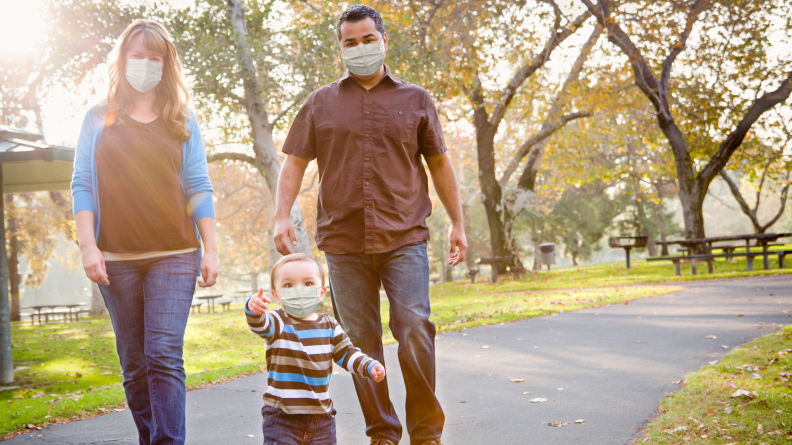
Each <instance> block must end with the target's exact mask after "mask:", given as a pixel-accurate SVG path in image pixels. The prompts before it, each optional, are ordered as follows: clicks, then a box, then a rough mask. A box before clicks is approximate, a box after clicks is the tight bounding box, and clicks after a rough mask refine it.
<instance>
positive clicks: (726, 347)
mask: <svg viewBox="0 0 792 445" xmlns="http://www.w3.org/2000/svg"><path fill="white" fill-rule="evenodd" d="M721 346H723V349H729V347H728V346H726V345H721Z"/></svg>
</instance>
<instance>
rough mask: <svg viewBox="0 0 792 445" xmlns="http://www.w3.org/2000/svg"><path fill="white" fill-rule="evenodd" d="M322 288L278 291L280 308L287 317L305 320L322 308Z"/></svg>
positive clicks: (311, 287)
mask: <svg viewBox="0 0 792 445" xmlns="http://www.w3.org/2000/svg"><path fill="white" fill-rule="evenodd" d="M321 291H322V288H320V287H316V286H295V287H284V288H283V289H280V290H278V291H277V292H280V294H281V306H283V310H285V311H286V312H287V313H288V314H289V315H293V316H295V317H297V318H305V317H307V316H309V315H311V314H313V313H314V312H316V311H317V310H318V309H319V308H320V307H322V298H321V295H320V293H321Z"/></svg>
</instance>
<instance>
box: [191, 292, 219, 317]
mask: <svg viewBox="0 0 792 445" xmlns="http://www.w3.org/2000/svg"><path fill="white" fill-rule="evenodd" d="M222 296H223V294H217V295H202V296H200V297H195V298H197V299H199V300H206V312H207V313H210V312H215V300H217V299H218V298H222Z"/></svg>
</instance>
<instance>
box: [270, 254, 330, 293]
mask: <svg viewBox="0 0 792 445" xmlns="http://www.w3.org/2000/svg"><path fill="white" fill-rule="evenodd" d="M295 261H305V262H307V263H310V262H313V263H314V264H316V268H317V269H319V277H320V278H321V279H322V287H324V281H325V272H324V269H322V263H320V262H319V260H317V259H316V257H314V256H313V255H310V254H307V253H292V254H289V255H286V256H285V257H283V258H281V259H279V260H278V261H277V262H276V263H275V265H274V266H272V270H271V271H270V289H272V290H275V272H277V271H278V269H279V268H280V267H281V266H283V265H284V264H286V263H293V262H295Z"/></svg>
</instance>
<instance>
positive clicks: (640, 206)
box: [635, 184, 657, 256]
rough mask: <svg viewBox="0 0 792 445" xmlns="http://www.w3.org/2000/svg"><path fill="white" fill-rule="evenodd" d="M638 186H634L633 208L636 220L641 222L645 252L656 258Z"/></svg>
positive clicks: (641, 194)
mask: <svg viewBox="0 0 792 445" xmlns="http://www.w3.org/2000/svg"><path fill="white" fill-rule="evenodd" d="M639 187H640V185H639V184H636V185H635V191H636V193H635V207H636V208H637V209H638V219H639V220H640V222H641V232H642V233H641V235H643V236H645V237H646V238H647V241H646V250H648V251H649V256H657V249H656V248H655V243H654V236H653V235H652V232H651V231H650V230H649V218H647V217H646V211H645V209H644V196H643V193H640V192H639V191H638V190H639Z"/></svg>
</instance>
